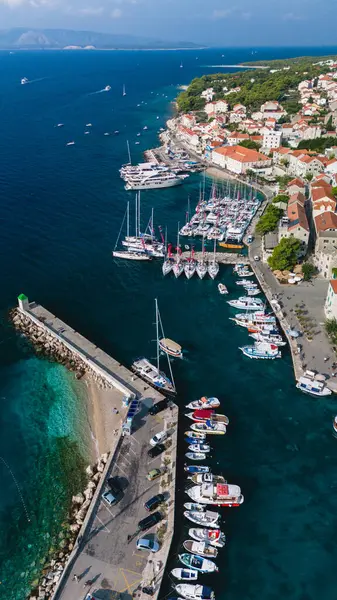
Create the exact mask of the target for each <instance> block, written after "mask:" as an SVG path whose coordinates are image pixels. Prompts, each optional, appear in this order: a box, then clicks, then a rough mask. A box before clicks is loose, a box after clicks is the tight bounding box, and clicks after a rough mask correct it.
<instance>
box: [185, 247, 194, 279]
mask: <svg viewBox="0 0 337 600" xmlns="http://www.w3.org/2000/svg"><path fill="white" fill-rule="evenodd" d="M195 270H196V262H195V260H194V248H193V246H192V249H191V256H190V257H189V258H188V259H187V261H186V262H185V265H184V272H185V275H186V277H187V279H191V277H193V275H194V273H195Z"/></svg>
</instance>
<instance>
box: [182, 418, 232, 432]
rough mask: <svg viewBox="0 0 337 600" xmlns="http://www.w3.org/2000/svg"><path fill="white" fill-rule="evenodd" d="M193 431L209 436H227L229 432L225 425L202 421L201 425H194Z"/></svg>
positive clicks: (192, 426)
mask: <svg viewBox="0 0 337 600" xmlns="http://www.w3.org/2000/svg"><path fill="white" fill-rule="evenodd" d="M191 429H193V431H198V432H203V433H206V434H207V435H225V433H226V430H227V428H226V425H225V423H214V422H213V421H209V420H207V421H202V422H201V423H193V425H191Z"/></svg>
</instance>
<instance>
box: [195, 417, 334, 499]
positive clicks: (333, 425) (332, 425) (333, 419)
mask: <svg viewBox="0 0 337 600" xmlns="http://www.w3.org/2000/svg"><path fill="white" fill-rule="evenodd" d="M332 428H333V430H334V432H335V434H337V416H336V417H334V419H333V421H332ZM186 504H188V502H186ZM184 506H185V505H184Z"/></svg>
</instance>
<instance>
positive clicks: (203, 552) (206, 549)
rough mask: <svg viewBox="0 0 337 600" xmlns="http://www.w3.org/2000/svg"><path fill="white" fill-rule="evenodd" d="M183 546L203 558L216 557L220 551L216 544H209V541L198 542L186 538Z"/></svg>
mask: <svg viewBox="0 0 337 600" xmlns="http://www.w3.org/2000/svg"><path fill="white" fill-rule="evenodd" d="M183 546H184V548H185V550H187V552H191V554H198V555H199V556H202V557H203V558H216V557H217V555H218V551H217V549H216V548H214V546H211V544H208V542H197V541H195V540H186V541H185V542H184V543H183Z"/></svg>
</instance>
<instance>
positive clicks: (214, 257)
mask: <svg viewBox="0 0 337 600" xmlns="http://www.w3.org/2000/svg"><path fill="white" fill-rule="evenodd" d="M215 248H216V239H215V238H214V255H213V264H214V265H215Z"/></svg>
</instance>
